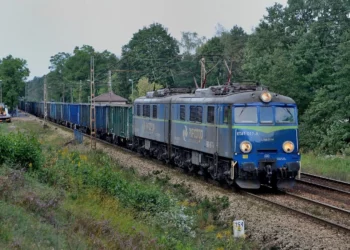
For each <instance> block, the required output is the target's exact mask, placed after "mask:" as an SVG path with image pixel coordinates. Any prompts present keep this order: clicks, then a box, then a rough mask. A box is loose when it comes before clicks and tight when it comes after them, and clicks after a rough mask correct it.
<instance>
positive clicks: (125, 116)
mask: <svg viewBox="0 0 350 250" xmlns="http://www.w3.org/2000/svg"><path fill="white" fill-rule="evenodd" d="M107 128H108V134H109V138H110V140H111V141H112V142H113V143H115V144H124V145H125V144H126V143H128V142H131V141H132V137H133V136H132V105H111V106H109V112H108V123H107Z"/></svg>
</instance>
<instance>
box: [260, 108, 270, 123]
mask: <svg viewBox="0 0 350 250" xmlns="http://www.w3.org/2000/svg"><path fill="white" fill-rule="evenodd" d="M260 123H266V124H272V123H273V112H272V107H260Z"/></svg>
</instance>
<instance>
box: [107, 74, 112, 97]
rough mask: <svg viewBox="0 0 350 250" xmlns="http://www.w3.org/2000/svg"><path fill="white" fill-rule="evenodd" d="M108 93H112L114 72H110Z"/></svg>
mask: <svg viewBox="0 0 350 250" xmlns="http://www.w3.org/2000/svg"><path fill="white" fill-rule="evenodd" d="M108 92H112V71H110V70H109V71H108Z"/></svg>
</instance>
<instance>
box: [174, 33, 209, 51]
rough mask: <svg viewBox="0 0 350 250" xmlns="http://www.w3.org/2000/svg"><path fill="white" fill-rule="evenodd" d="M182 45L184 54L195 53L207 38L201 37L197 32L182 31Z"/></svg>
mask: <svg viewBox="0 0 350 250" xmlns="http://www.w3.org/2000/svg"><path fill="white" fill-rule="evenodd" d="M181 35H182V37H181V41H180V43H179V44H180V47H181V48H182V50H183V55H193V54H194V53H195V52H196V50H197V49H198V48H199V47H200V46H201V45H203V44H204V43H205V41H206V40H207V39H206V38H205V37H204V36H203V37H199V36H198V34H197V32H181Z"/></svg>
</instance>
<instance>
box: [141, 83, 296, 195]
mask: <svg viewBox="0 0 350 250" xmlns="http://www.w3.org/2000/svg"><path fill="white" fill-rule="evenodd" d="M185 92H186V90H185V91H184V90H180V91H174V90H173V91H172V90H168V89H165V90H160V91H154V92H149V93H147V96H145V97H141V98H138V99H136V100H135V102H134V136H135V139H134V147H136V149H137V150H138V151H139V152H142V153H144V154H150V155H152V156H155V157H157V158H158V159H163V160H166V161H173V162H174V163H175V164H176V165H177V166H178V167H180V168H184V169H187V170H188V171H191V172H196V173H199V174H200V175H209V176H210V177H211V178H213V179H214V180H219V181H226V182H227V183H228V184H233V182H236V184H237V185H238V186H239V187H241V188H247V189H258V188H260V186H261V185H262V184H263V185H264V184H266V185H270V186H273V187H279V188H281V187H286V186H290V185H293V183H294V180H295V177H296V176H297V175H298V172H299V170H300V154H299V148H298V120H297V107H296V104H295V102H294V101H293V100H292V99H291V98H289V97H286V96H282V95H278V94H275V93H271V92H269V91H268V90H267V89H265V88H263V87H259V86H249V85H240V84H237V85H232V86H219V87H209V88H206V89H197V90H196V91H195V92H194V93H185Z"/></svg>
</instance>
